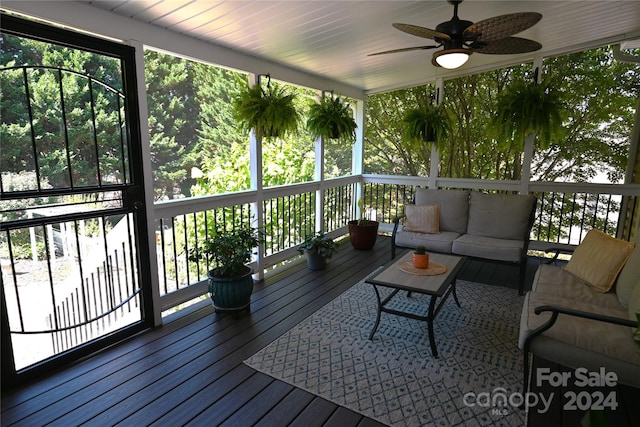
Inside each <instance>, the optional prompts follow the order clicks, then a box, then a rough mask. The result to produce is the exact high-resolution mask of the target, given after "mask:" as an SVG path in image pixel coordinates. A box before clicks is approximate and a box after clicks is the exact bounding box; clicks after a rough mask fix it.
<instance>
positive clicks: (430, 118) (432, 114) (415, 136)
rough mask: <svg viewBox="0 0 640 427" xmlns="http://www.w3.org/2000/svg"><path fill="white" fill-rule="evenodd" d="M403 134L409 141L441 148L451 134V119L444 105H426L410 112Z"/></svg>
mask: <svg viewBox="0 0 640 427" xmlns="http://www.w3.org/2000/svg"><path fill="white" fill-rule="evenodd" d="M402 121H403V134H404V137H405V138H406V139H408V140H409V141H416V142H426V143H428V144H431V143H436V144H437V145H438V146H440V145H441V144H442V143H443V142H444V138H445V137H446V136H447V134H448V133H449V129H450V125H449V117H448V116H447V113H446V112H445V110H444V107H443V106H442V105H433V104H425V105H421V106H419V107H417V108H412V109H410V110H408V111H407V112H406V113H405V115H404V117H403V119H402Z"/></svg>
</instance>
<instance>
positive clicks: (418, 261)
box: [413, 246, 429, 268]
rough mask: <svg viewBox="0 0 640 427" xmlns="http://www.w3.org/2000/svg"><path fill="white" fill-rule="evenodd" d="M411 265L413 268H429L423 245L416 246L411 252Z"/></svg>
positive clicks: (425, 249) (427, 256)
mask: <svg viewBox="0 0 640 427" xmlns="http://www.w3.org/2000/svg"><path fill="white" fill-rule="evenodd" d="M413 266H414V267H415V268H429V254H428V253H427V248H425V247H424V246H418V247H416V250H415V251H414V252H413Z"/></svg>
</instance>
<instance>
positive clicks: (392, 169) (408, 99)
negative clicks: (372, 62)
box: [364, 86, 433, 176]
mask: <svg viewBox="0 0 640 427" xmlns="http://www.w3.org/2000/svg"><path fill="white" fill-rule="evenodd" d="M432 91H433V86H422V87H415V88H410V89H403V90H397V91H393V92H387V93H381V94H376V95H370V96H369V97H368V98H367V111H366V116H365V121H366V124H365V127H364V128H365V156H364V160H365V172H366V173H381V174H390V175H413V176H419V175H427V174H428V171H429V164H430V154H431V151H430V148H429V146H428V145H427V144H424V143H422V142H416V141H411V140H408V139H406V138H403V129H404V122H403V118H404V115H405V113H406V112H407V111H408V110H410V109H413V108H416V106H417V105H428V104H429V103H431V97H430V96H429V93H431V92H432Z"/></svg>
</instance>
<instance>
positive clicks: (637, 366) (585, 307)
mask: <svg viewBox="0 0 640 427" xmlns="http://www.w3.org/2000/svg"><path fill="white" fill-rule="evenodd" d="M601 295H602V294H601ZM543 305H553V306H561V307H567V308H571V309H575V310H581V311H586V312H590V313H598V314H603V315H609V316H614V317H619V318H626V312H625V310H623V309H622V306H620V308H619V309H610V308H604V307H602V306H600V305H594V304H586V303H580V302H578V301H576V300H575V299H568V298H560V297H557V296H555V295H547V294H544V293H542V292H535V291H531V292H528V293H527V295H526V297H525V301H524V307H523V309H522V316H521V319H520V336H519V339H518V346H519V347H520V348H521V349H523V348H524V343H525V340H526V338H527V337H528V336H529V335H530V334H531V332H532V331H533V330H535V329H536V328H538V327H540V326H541V325H542V324H543V323H544V322H546V321H547V320H548V319H549V318H550V317H551V314H550V313H549V312H545V313H542V314H539V315H538V314H535V312H534V310H535V308H536V307H539V306H543ZM530 351H531V352H532V353H533V354H535V355H538V356H540V357H542V358H545V359H548V360H551V361H553V362H556V363H560V364H562V365H565V366H568V367H572V368H577V367H585V368H587V369H589V370H590V371H597V370H598V369H599V368H600V367H601V366H605V367H606V369H607V371H613V372H616V374H617V375H618V377H619V382H620V383H622V384H628V385H632V386H634V387H638V386H639V385H640V353H638V346H637V345H636V344H635V342H634V341H633V338H632V336H631V333H630V331H629V328H628V327H626V326H621V325H615V324H610V323H606V322H600V321H596V320H589V319H584V318H579V317H575V316H570V315H565V314H560V315H558V319H557V321H556V323H555V324H554V325H553V326H552V327H551V328H550V329H549V330H547V331H545V332H544V333H542V335H540V336H538V337H536V338H535V339H534V340H533V341H532V342H531V347H530Z"/></svg>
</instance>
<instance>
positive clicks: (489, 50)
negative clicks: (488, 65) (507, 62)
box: [469, 37, 542, 55]
mask: <svg viewBox="0 0 640 427" xmlns="http://www.w3.org/2000/svg"><path fill="white" fill-rule="evenodd" d="M469 48H470V49H471V50H473V51H474V52H478V53H484V54H488V55H510V54H515V53H527V52H534V51H536V50H539V49H541V48H542V45H541V44H540V43H538V42H537V41H534V40H529V39H523V38H521V37H506V38H504V39H501V40H495V41H492V42H483V41H482V42H474V43H471V45H469Z"/></svg>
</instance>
